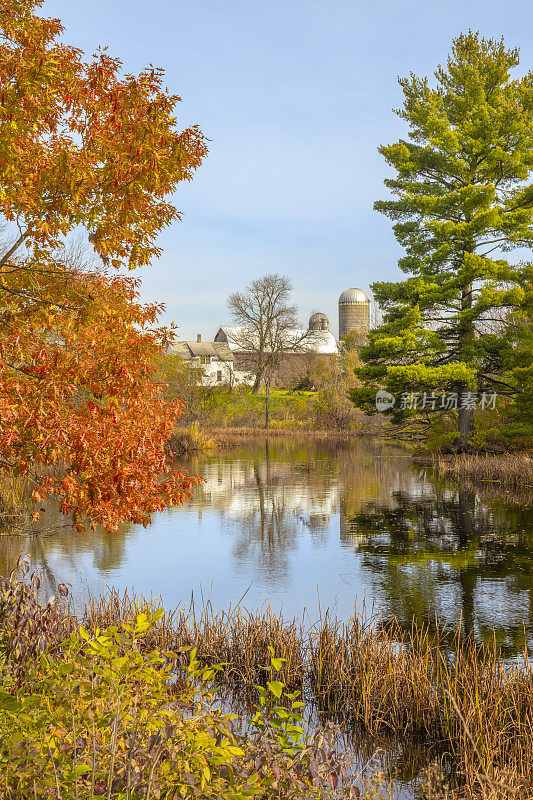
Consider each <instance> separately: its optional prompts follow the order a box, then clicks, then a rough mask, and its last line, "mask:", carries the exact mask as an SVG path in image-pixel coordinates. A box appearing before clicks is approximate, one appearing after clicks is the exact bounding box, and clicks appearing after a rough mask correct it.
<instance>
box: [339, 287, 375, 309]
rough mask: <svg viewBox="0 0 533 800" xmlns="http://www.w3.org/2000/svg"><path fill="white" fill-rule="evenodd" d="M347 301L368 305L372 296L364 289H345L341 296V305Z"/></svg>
mask: <svg viewBox="0 0 533 800" xmlns="http://www.w3.org/2000/svg"><path fill="white" fill-rule="evenodd" d="M345 303H350V304H351V303H357V304H358V305H366V304H367V303H370V298H369V297H368V295H367V293H366V292H363V290H362V289H345V290H344V292H343V293H342V294H341V296H340V297H339V305H344V304H345Z"/></svg>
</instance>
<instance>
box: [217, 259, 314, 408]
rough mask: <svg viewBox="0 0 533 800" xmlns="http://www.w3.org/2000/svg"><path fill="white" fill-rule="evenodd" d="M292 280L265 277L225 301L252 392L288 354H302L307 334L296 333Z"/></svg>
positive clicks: (256, 390) (276, 276) (234, 344)
mask: <svg viewBox="0 0 533 800" xmlns="http://www.w3.org/2000/svg"><path fill="white" fill-rule="evenodd" d="M291 292H292V283H291V281H290V280H289V279H288V278H287V277H285V276H283V275H277V274H272V275H265V276H263V277H262V278H257V279H256V280H254V281H252V282H251V283H249V284H248V286H247V287H246V289H245V290H244V291H243V292H233V294H231V295H230V296H229V298H228V303H227V305H228V308H229V310H230V312H231V316H232V318H233V322H234V323H235V325H236V330H235V332H234V334H233V347H234V348H235V349H237V350H240V351H241V352H242V353H245V354H246V356H245V357H244V361H245V366H246V368H247V369H249V370H250V372H252V373H253V374H254V376H255V380H254V385H253V389H252V391H253V393H254V394H257V393H258V392H259V387H260V386H261V383H262V382H263V381H265V383H266V384H267V388H268V385H269V382H270V380H271V378H272V374H273V372H274V370H275V369H276V368H277V367H278V366H279V363H280V361H281V360H282V358H283V356H284V355H285V354H287V353H297V352H302V350H303V349H304V347H303V343H304V340H305V339H306V338H307V337H308V335H309V334H308V331H299V330H297V328H298V320H297V309H296V306H294V305H291V303H290V295H291Z"/></svg>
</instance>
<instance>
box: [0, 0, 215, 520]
mask: <svg viewBox="0 0 533 800" xmlns="http://www.w3.org/2000/svg"><path fill="white" fill-rule="evenodd" d="M40 5H41V2H40V0H0V215H1V217H2V218H3V221H4V223H5V225H4V230H3V237H2V238H3V246H2V248H1V249H0V462H1V465H2V467H3V468H4V469H5V470H11V471H14V472H15V473H17V474H30V475H31V476H32V480H33V483H34V491H33V499H34V500H35V501H36V502H42V500H43V499H44V497H45V496H46V495H47V494H48V493H53V494H55V495H57V496H58V497H59V500H60V507H61V510H62V511H64V512H65V513H68V514H71V515H72V518H73V521H74V524H75V525H76V526H77V527H78V528H79V529H81V528H82V527H83V526H84V524H85V523H86V522H87V521H89V522H92V523H101V524H103V525H104V526H105V527H106V528H107V529H108V530H115V529H116V527H117V526H118V524H119V523H120V522H122V521H126V520H129V521H132V522H140V523H143V524H146V523H147V522H149V519H150V515H151V514H152V513H153V512H154V511H157V510H159V509H161V508H164V507H166V506H168V505H172V504H175V503H178V502H180V501H181V500H183V499H184V497H186V496H187V495H188V492H189V490H190V488H191V485H192V483H193V479H192V478H191V477H190V476H188V475H186V474H185V473H184V472H183V471H180V470H178V469H171V468H170V467H171V464H169V462H168V459H167V455H166V452H165V443H166V441H167V440H168V438H169V436H170V434H171V432H172V429H173V426H174V423H175V420H176V416H177V415H178V414H179V411H180V403H179V401H174V402H171V403H169V402H166V401H165V400H164V399H163V396H162V392H161V388H160V386H159V385H158V384H157V383H156V382H155V381H154V380H153V378H152V375H153V374H154V364H155V363H156V360H157V357H158V356H160V354H161V352H162V348H164V347H165V345H166V343H167V341H168V337H169V334H170V331H169V330H167V329H164V328H157V327H154V326H155V325H156V324H157V318H158V315H159V312H160V310H161V306H157V305H148V306H143V305H142V304H141V303H140V302H139V299H138V284H137V282H136V281H134V280H132V279H131V278H128V277H124V268H126V269H135V268H137V267H140V266H144V265H147V264H149V263H150V261H151V259H152V258H153V257H154V256H157V255H158V254H159V252H160V250H159V248H158V247H157V244H156V237H157V235H158V233H159V232H160V231H161V230H162V229H163V228H164V227H166V226H168V225H169V224H170V223H171V222H173V221H174V220H176V219H179V213H178V211H177V210H176V208H175V207H174V206H173V205H172V204H171V203H170V202H169V201H168V197H169V195H171V193H172V192H174V191H175V189H176V188H177V186H178V184H179V182H180V181H183V180H190V179H191V178H192V175H193V173H194V170H195V169H196V168H197V167H198V166H199V165H200V163H201V161H202V159H203V157H204V156H205V154H206V152H207V151H206V146H205V140H204V138H203V136H202V133H201V131H200V130H199V129H198V128H197V127H196V126H195V127H191V128H188V129H186V130H184V131H181V132H180V131H178V130H177V129H176V118H175V109H176V105H177V103H178V101H179V98H178V97H177V96H176V95H172V94H169V93H168V92H167V91H166V90H165V89H164V88H163V86H162V73H161V71H160V70H157V69H154V68H152V67H150V68H148V69H146V70H144V71H143V72H141V73H140V74H139V75H138V76H133V75H123V74H122V72H121V62H120V61H118V60H117V59H114V58H111V57H110V56H109V55H108V54H107V52H106V51H105V50H103V51H100V52H98V53H97V54H96V55H95V56H93V58H92V59H89V60H84V58H83V55H82V53H81V51H80V50H78V49H76V48H73V47H69V46H67V45H65V44H64V43H62V42H61V41H60V35H61V33H62V31H63V28H62V26H61V24H60V22H59V21H58V20H54V19H45V18H42V17H39V16H38V15H37V14H36V13H35V11H36V9H38V7H39V6H40ZM79 231H85V233H86V235H87V238H88V241H89V242H90V245H91V246H92V248H93V250H94V256H95V258H96V259H97V261H98V263H99V264H100V267H99V268H98V269H96V268H94V267H92V268H90V269H83V268H81V267H80V266H79V265H77V264H76V263H72V261H70V260H69V259H68V258H67V259H65V257H64V242H65V239H66V237H68V236H69V234H72V233H74V232H79ZM114 268H115V269H117V270H119V269H120V268H123V269H122V270H121V271H120V272H119V273H114V274H112V273H113V271H114ZM110 270H111V272H110Z"/></svg>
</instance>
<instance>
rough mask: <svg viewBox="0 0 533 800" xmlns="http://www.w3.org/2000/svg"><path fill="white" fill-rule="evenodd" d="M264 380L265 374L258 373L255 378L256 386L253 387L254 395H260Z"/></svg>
mask: <svg viewBox="0 0 533 800" xmlns="http://www.w3.org/2000/svg"><path fill="white" fill-rule="evenodd" d="M262 379H263V373H262V372H258V373H257V375H256V376H255V381H254V385H253V386H252V394H259V389H260V388H261V380H262Z"/></svg>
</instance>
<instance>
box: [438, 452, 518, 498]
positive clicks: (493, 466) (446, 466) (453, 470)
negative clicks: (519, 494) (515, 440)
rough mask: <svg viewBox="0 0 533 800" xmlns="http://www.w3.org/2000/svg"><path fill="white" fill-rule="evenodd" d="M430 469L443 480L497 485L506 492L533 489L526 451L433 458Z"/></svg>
mask: <svg viewBox="0 0 533 800" xmlns="http://www.w3.org/2000/svg"><path fill="white" fill-rule="evenodd" d="M431 466H432V467H433V469H435V471H436V472H437V473H438V474H439V475H440V476H441V477H443V478H452V479H453V480H455V481H465V480H468V481H471V482H472V483H479V484H490V483H494V484H498V485H499V486H503V487H506V488H509V489H526V490H527V489H533V457H532V456H531V454H530V453H528V452H525V453H524V452H522V453H506V454H503V455H481V454H480V455H470V454H464V455H460V456H455V457H445V456H441V455H436V456H433V458H432V460H431Z"/></svg>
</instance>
